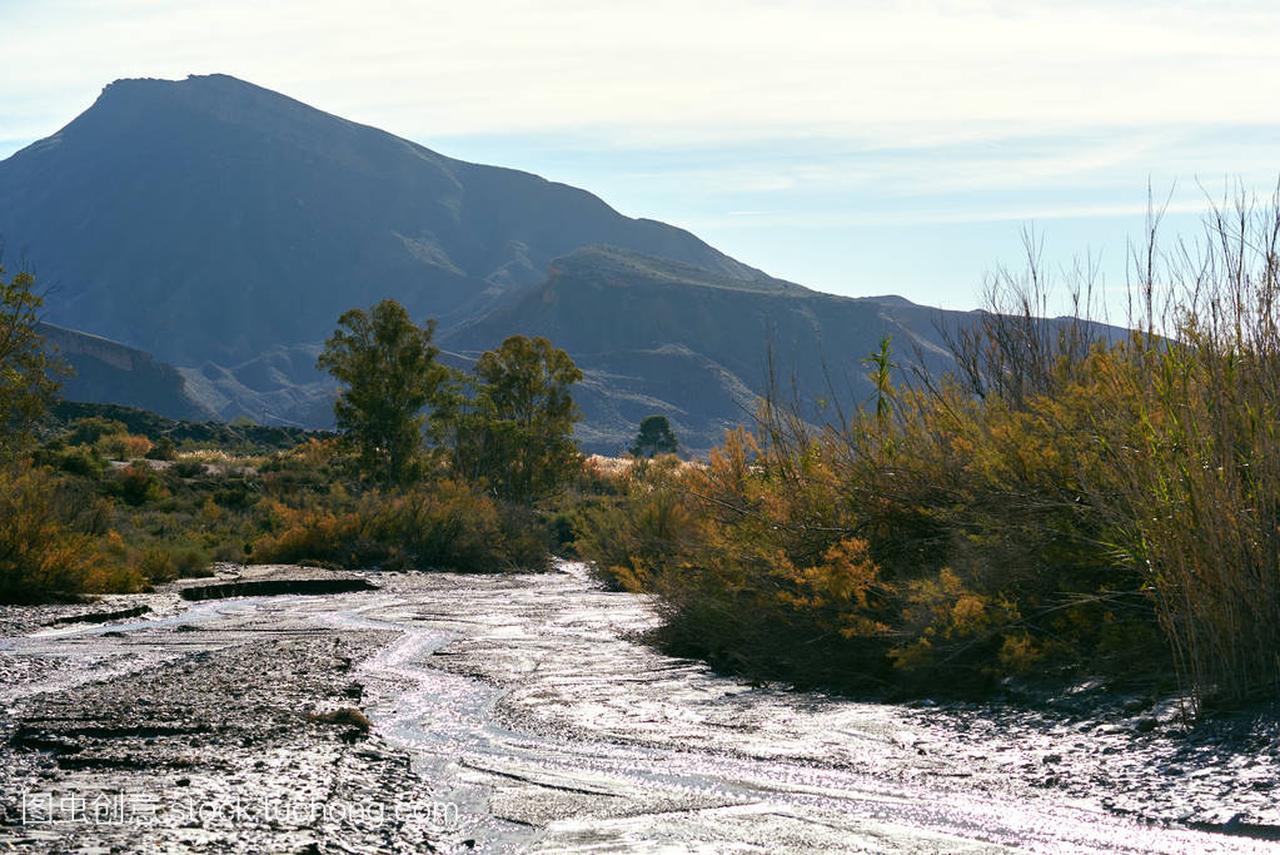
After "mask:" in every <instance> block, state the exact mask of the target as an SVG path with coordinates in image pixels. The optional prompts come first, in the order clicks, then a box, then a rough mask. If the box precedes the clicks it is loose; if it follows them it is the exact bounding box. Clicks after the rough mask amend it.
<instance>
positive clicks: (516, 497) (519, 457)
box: [437, 335, 582, 502]
mask: <svg viewBox="0 0 1280 855" xmlns="http://www.w3.org/2000/svg"><path fill="white" fill-rule="evenodd" d="M581 379H582V372H581V371H580V370H579V369H578V367H577V366H576V365H574V363H573V360H572V359H571V358H570V357H569V354H567V353H565V352H564V351H563V350H561V349H559V348H557V347H554V346H553V345H552V344H551V342H549V341H547V339H545V338H541V337H538V338H527V337H525V336H520V335H516V336H511V337H510V338H508V339H507V340H506V341H504V342H503V343H502V345H501V346H500V347H499V348H497V349H496V350H491V351H488V352H486V353H485V354H483V355H482V356H481V357H480V359H479V360H478V361H477V362H476V366H475V372H474V379H472V380H470V381H467V380H462V379H460V380H459V381H458V382H457V383H455V385H454V394H453V401H452V403H451V404H450V405H448V406H447V407H446V408H445V409H444V411H443V412H444V413H446V414H445V415H442V417H441V419H440V420H439V423H440V424H439V427H438V428H437V434H438V435H439V436H441V437H442V439H443V441H444V442H445V443H446V444H447V445H448V446H449V447H450V448H451V450H452V456H453V465H454V467H455V469H456V470H457V471H458V473H459V474H460V475H461V476H462V477H464V478H468V479H471V480H479V479H484V480H485V481H487V482H488V484H489V486H490V488H491V489H492V490H493V491H494V493H495V494H497V495H498V496H499V497H500V498H504V499H509V500H512V501H517V502H531V501H533V500H534V499H536V498H538V497H539V496H543V495H546V494H547V493H550V492H553V491H554V490H556V489H557V488H558V487H559V486H560V485H561V484H563V483H564V482H565V481H566V480H567V479H568V478H570V477H572V475H573V474H574V473H575V472H576V471H577V468H578V464H579V460H580V455H579V452H578V448H577V446H576V445H575V443H574V441H573V425H574V423H575V422H576V421H577V420H578V419H579V417H580V415H579V412H578V408H577V406H576V405H575V404H574V402H573V396H572V395H571V394H570V387H572V386H573V384H574V383H577V382H578V381H579V380H581Z"/></svg>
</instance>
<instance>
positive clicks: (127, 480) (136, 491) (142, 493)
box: [113, 461, 164, 506]
mask: <svg viewBox="0 0 1280 855" xmlns="http://www.w3.org/2000/svg"><path fill="white" fill-rule="evenodd" d="M113 489H114V492H115V493H116V495H118V496H119V497H120V498H121V499H123V500H124V501H125V503H127V504H130V505H134V506H137V505H142V504H145V503H147V502H152V501H155V500H157V499H159V498H161V496H163V495H164V490H163V488H162V487H161V486H160V479H159V478H157V477H156V473H155V472H154V471H153V470H152V469H151V467H150V466H148V465H147V464H146V463H143V462H141V461H134V462H133V463H131V464H129V465H128V466H126V467H124V468H123V469H121V470H120V472H119V474H117V475H116V479H115V484H114V486H113Z"/></svg>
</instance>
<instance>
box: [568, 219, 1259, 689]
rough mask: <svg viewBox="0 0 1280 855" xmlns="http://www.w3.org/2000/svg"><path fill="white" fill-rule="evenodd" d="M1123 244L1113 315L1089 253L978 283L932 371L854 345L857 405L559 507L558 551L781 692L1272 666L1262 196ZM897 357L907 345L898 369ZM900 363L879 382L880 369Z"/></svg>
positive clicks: (1240, 677) (1232, 684)
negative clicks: (1063, 274)
mask: <svg viewBox="0 0 1280 855" xmlns="http://www.w3.org/2000/svg"><path fill="white" fill-rule="evenodd" d="M1158 223H1159V217H1158V216H1154V215H1153V217H1152V218H1151V223H1150V225H1151V228H1150V234H1149V240H1148V242H1147V244H1146V245H1145V246H1143V247H1142V248H1141V250H1139V251H1135V252H1134V253H1133V258H1134V273H1133V279H1132V283H1131V294H1132V296H1131V303H1130V315H1131V317H1130V323H1129V327H1130V331H1129V332H1127V333H1124V332H1121V333H1117V332H1115V328H1108V327H1106V326H1103V325H1101V324H1098V323H1096V322H1094V320H1093V319H1092V318H1091V317H1090V314H1091V312H1090V308H1091V306H1092V305H1093V300H1092V297H1091V289H1092V286H1093V282H1092V281H1091V279H1090V276H1089V273H1088V267H1087V266H1086V267H1085V268H1084V271H1083V272H1079V271H1077V273H1076V274H1075V275H1074V276H1069V277H1068V279H1067V281H1065V282H1063V283H1060V284H1061V285H1063V286H1065V288H1066V293H1068V294H1070V296H1071V300H1072V304H1073V305H1074V307H1075V311H1074V314H1073V316H1071V317H1066V318H1059V319H1056V320H1046V319H1045V315H1047V314H1048V313H1049V312H1048V309H1049V307H1050V303H1049V300H1050V297H1049V291H1050V289H1051V287H1052V282H1051V281H1050V279H1049V278H1048V277H1047V276H1046V273H1045V271H1043V270H1042V269H1041V266H1040V265H1039V264H1038V261H1037V253H1036V252H1035V246H1034V242H1032V243H1030V244H1029V249H1030V252H1029V260H1030V264H1029V266H1028V269H1027V270H1026V271H1025V272H1024V273H1021V274H1018V275H1014V274H1011V273H1007V272H1002V273H999V274H998V275H996V276H995V277H993V279H992V280H991V282H990V283H989V288H988V296H989V302H990V304H991V309H992V311H991V312H989V313H987V314H985V315H983V316H982V317H981V319H980V320H979V321H978V322H977V323H975V324H973V325H971V326H968V327H965V328H958V329H954V330H951V331H949V335H950V339H951V343H952V349H953V351H954V354H955V357H956V365H957V369H956V370H955V371H954V372H953V373H951V374H950V375H948V376H946V377H941V378H937V377H927V376H924V375H921V374H918V373H917V374H912V373H911V372H909V371H906V370H897V371H895V370H892V369H893V368H894V366H893V360H894V358H895V355H894V353H893V351H892V348H891V345H890V343H889V342H885V343H884V345H883V347H882V348H881V350H880V351H879V352H878V353H876V354H873V355H871V356H869V357H868V360H867V363H866V365H867V370H868V372H869V374H870V376H871V377H872V379H873V382H874V384H875V388H876V390H877V391H876V395H875V396H874V400H872V401H868V402H865V404H864V405H863V406H861V407H858V408H857V409H856V410H855V411H854V412H851V413H848V414H846V415H845V416H844V417H842V418H839V419H835V420H833V422H832V423H830V424H827V425H824V426H819V427H815V426H814V425H812V424H811V423H809V422H808V421H806V420H805V419H804V418H802V416H801V415H800V413H801V412H802V411H801V409H800V408H799V407H798V406H790V405H788V403H787V401H786V400H785V399H784V397H783V396H781V395H777V396H773V397H772V398H771V399H770V400H768V401H766V402H764V404H763V405H762V407H761V410H760V414H759V417H758V419H757V421H756V424H755V425H754V426H753V428H752V429H750V430H746V429H744V430H739V431H735V432H732V433H730V434H729V435H728V436H727V437H726V439H725V441H724V443H723V445H722V446H721V447H720V448H718V449H717V450H716V451H714V452H713V453H712V455H711V458H710V461H709V463H708V465H707V466H705V467H680V466H677V465H676V464H675V463H674V462H673V461H672V460H670V459H668V460H665V461H664V460H663V459H661V458H659V459H657V460H654V461H652V462H651V463H648V464H646V465H641V466H635V467H632V468H631V469H629V470H627V471H625V472H622V473H618V474H616V475H614V476H613V477H612V482H613V486H612V488H611V490H610V491H609V492H608V493H607V494H606V493H602V494H601V495H600V497H599V498H598V499H597V500H595V501H594V502H591V503H586V504H584V505H583V507H582V508H581V509H580V512H579V515H578V518H577V522H576V525H577V529H578V531H579V536H578V540H577V545H578V548H579V549H580V550H581V551H582V552H583V553H584V554H585V555H588V556H589V557H591V558H592V559H594V560H595V561H597V562H598V564H599V566H600V568H601V570H602V572H603V573H604V574H605V576H606V577H607V578H609V579H610V580H611V581H612V582H614V583H615V584H617V585H618V586H620V587H623V588H626V589H629V590H644V591H652V592H655V593H656V594H658V596H659V602H660V603H661V608H662V610H663V612H664V615H665V627H664V629H663V639H664V641H665V643H667V644H668V645H670V646H671V647H673V648H675V649H678V650H682V651H684V652H692V653H695V654H698V655H702V656H705V657H707V658H709V659H711V660H712V661H714V662H717V663H719V664H721V665H722V666H724V667H728V668H733V669H737V670H741V671H746V672H749V673H755V674H762V675H765V676H769V677H776V678H782V679H787V680H791V681H795V682H801V683H805V682H814V683H824V684H832V685H839V686H849V687H859V688H875V689H884V690H889V691H895V692H897V691H926V690H927V691H931V692H936V691H939V690H946V689H952V690H958V691H972V690H974V689H978V688H983V687H988V686H991V685H993V684H994V682H995V681H998V680H1000V679H1003V678H1006V677H1009V676H1013V675H1018V674H1034V675H1037V676H1040V677H1046V676H1047V677H1051V678H1056V679H1064V678H1068V677H1073V676H1080V675H1082V674H1088V675H1098V674H1101V675H1104V676H1107V677H1109V678H1111V679H1113V680H1119V681H1128V682H1130V683H1139V684H1144V685H1148V686H1151V687H1153V688H1155V689H1158V690H1159V689H1163V690H1169V689H1173V688H1174V687H1175V686H1176V685H1177V686H1181V687H1182V688H1183V689H1185V690H1186V691H1188V693H1189V696H1190V697H1191V698H1192V703H1193V704H1194V705H1196V706H1198V707H1200V708H1204V707H1207V706H1211V705H1214V704H1219V703H1234V702H1238V701H1241V700H1244V699H1247V698H1252V697H1257V696H1263V695H1274V693H1275V690H1276V688H1277V685H1278V681H1280V654H1278V653H1277V651H1280V635H1278V633H1280V629H1278V628H1280V613H1278V611H1280V596H1278V594H1280V591H1278V590H1277V586H1278V585H1280V561H1278V559H1280V528H1278V527H1277V523H1278V521H1280V446H1278V445H1277V443H1276V438H1277V436H1276V434H1277V430H1278V429H1280V333H1278V332H1277V330H1278V326H1277V322H1278V321H1280V317H1278V307H1277V303H1276V297H1277V273H1278V270H1277V264H1278V262H1277V258H1278V257H1280V256H1278V255H1277V249H1278V246H1277V238H1278V236H1280V210H1277V207H1276V206H1275V205H1274V204H1273V205H1271V206H1268V207H1257V206H1254V205H1253V204H1251V203H1250V202H1249V201H1247V200H1245V199H1243V198H1241V199H1238V200H1235V201H1234V203H1233V204H1229V205H1223V206H1220V207H1218V208H1216V209H1215V210H1214V213H1213V214H1212V216H1211V217H1210V218H1209V220H1208V222H1207V223H1206V230H1205V239H1204V241H1203V242H1202V243H1201V244H1200V245H1199V246H1198V247H1196V248H1191V247H1188V246H1185V245H1180V246H1178V247H1177V248H1176V251H1172V252H1162V251H1161V250H1160V248H1159V244H1158V230H1159V229H1158ZM904 361H905V360H904ZM895 377H897V378H898V379H897V380H896V382H895V380H894V378H895Z"/></svg>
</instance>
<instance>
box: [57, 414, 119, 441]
mask: <svg viewBox="0 0 1280 855" xmlns="http://www.w3.org/2000/svg"><path fill="white" fill-rule="evenodd" d="M128 432H129V429H128V428H127V427H125V424H124V422H118V421H116V420H115V419H106V418H103V417H101V416H89V417H87V418H82V419H76V420H75V421H73V422H72V423H71V430H70V433H69V434H68V435H67V443H68V444H69V445H93V444H94V443H96V442H97V441H98V440H100V439H102V438H103V437H105V436H116V435H119V434H127V433H128Z"/></svg>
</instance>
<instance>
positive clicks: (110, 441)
mask: <svg viewBox="0 0 1280 855" xmlns="http://www.w3.org/2000/svg"><path fill="white" fill-rule="evenodd" d="M94 450H96V451H97V452H98V453H99V454H101V455H102V456H103V457H105V458H107V459H108V460H137V459H138V458H140V457H146V456H147V454H148V453H149V452H150V451H151V440H149V439H147V438H146V437H145V436H134V435H133V434H129V433H113V434H106V435H104V436H103V437H101V438H100V439H98V441H97V442H95V443H94Z"/></svg>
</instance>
